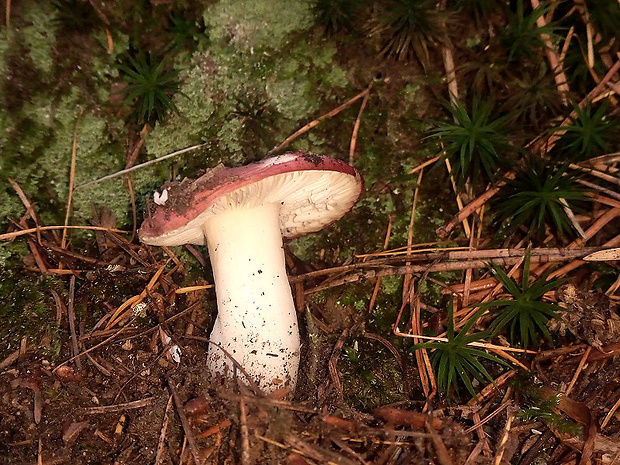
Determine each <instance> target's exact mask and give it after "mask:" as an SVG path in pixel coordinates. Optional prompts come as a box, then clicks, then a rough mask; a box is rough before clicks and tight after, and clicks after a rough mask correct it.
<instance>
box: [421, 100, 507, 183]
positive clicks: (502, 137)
mask: <svg viewBox="0 0 620 465" xmlns="http://www.w3.org/2000/svg"><path fill="white" fill-rule="evenodd" d="M445 107H446V108H447V109H448V110H449V112H450V114H451V115H452V117H453V118H454V120H455V121H456V124H454V123H449V122H443V123H439V124H437V127H436V128H435V129H433V130H432V131H431V135H430V136H429V137H430V138H432V139H437V141H438V143H439V144H440V146H441V148H442V149H443V151H444V152H445V157H446V158H448V159H449V160H450V162H451V163H452V172H451V174H452V176H454V178H455V179H456V181H457V184H458V185H459V186H461V187H462V186H463V185H464V184H465V182H466V181H473V182H475V183H476V184H478V185H480V184H481V181H493V180H494V179H495V175H496V172H497V169H498V168H499V167H500V166H503V167H505V166H507V165H508V164H509V158H508V153H507V152H510V151H512V152H514V151H515V149H514V148H513V147H512V146H511V145H510V144H509V139H508V133H509V128H508V125H507V123H508V117H506V116H502V117H495V116H494V112H493V102H491V101H489V100H482V99H481V97H479V96H476V97H475V98H474V100H473V104H472V107H471V111H468V110H467V108H466V107H465V105H464V104H463V103H462V102H460V101H457V102H456V103H455V104H454V105H445Z"/></svg>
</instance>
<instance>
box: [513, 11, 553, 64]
mask: <svg viewBox="0 0 620 465" xmlns="http://www.w3.org/2000/svg"><path fill="white" fill-rule="evenodd" d="M524 3H525V2H524V0H517V2H516V11H514V12H511V13H510V14H509V15H508V27H507V28H506V29H505V30H504V31H503V41H504V45H505V46H506V47H507V48H508V61H509V62H515V61H520V60H524V59H530V60H531V59H533V58H535V57H536V56H537V55H538V52H539V51H540V50H542V49H544V48H545V47H546V46H547V45H546V43H545V40H544V38H545V37H546V38H547V39H548V40H549V41H550V42H551V43H554V42H557V40H558V39H559V36H558V35H557V34H556V33H555V30H556V29H555V26H554V25H552V24H547V25H546V26H543V27H540V26H538V25H537V24H536V21H537V20H538V19H539V18H541V17H542V16H544V15H546V14H547V13H548V12H549V10H550V9H551V7H552V5H548V4H546V3H541V4H540V6H538V7H537V8H536V9H534V10H533V11H531V12H530V13H529V14H528V13H526V10H525V5H524Z"/></svg>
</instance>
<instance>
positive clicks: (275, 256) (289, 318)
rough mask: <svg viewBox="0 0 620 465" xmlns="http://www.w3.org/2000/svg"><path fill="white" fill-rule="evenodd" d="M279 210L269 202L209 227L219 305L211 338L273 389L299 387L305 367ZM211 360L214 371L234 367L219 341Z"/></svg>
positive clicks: (219, 217) (224, 215) (220, 217)
mask: <svg viewBox="0 0 620 465" xmlns="http://www.w3.org/2000/svg"><path fill="white" fill-rule="evenodd" d="M279 210H280V205H279V204H276V203H267V204H264V205H260V206H257V207H253V208H239V209H232V210H229V211H223V212H218V214H216V215H214V216H212V217H211V218H209V219H208V220H207V221H206V223H205V224H204V227H203V229H204V233H205V236H206V238H207V245H208V247H209V258H210V260H211V266H212V268H213V275H214V278H215V292H216V296H217V306H218V315H217V318H216V320H215V325H214V327H213V331H212V333H211V336H210V339H211V340H212V341H213V342H215V343H217V344H220V345H221V347H223V348H224V349H226V351H228V352H229V353H230V355H231V356H232V357H233V358H234V359H235V360H236V361H237V362H239V363H240V364H241V365H242V366H243V368H244V369H245V370H246V372H247V373H248V375H249V376H251V377H252V378H253V380H254V381H256V382H257V383H258V385H259V386H260V387H261V389H263V390H265V391H267V392H269V391H273V390H275V389H277V388H279V387H282V386H285V385H286V386H290V387H292V388H294V387H295V383H296V382H297V369H298V367H299V330H298V327H297V315H296V312H295V306H294V303H293V297H292V294H291V288H290V285H289V282H288V278H287V276H286V268H285V261H284V250H283V248H282V235H281V233H280V224H279ZM207 364H208V366H209V367H210V369H211V370H212V372H215V373H225V374H226V373H228V376H230V374H231V373H232V370H233V369H234V365H233V363H232V362H231V361H230V359H229V358H228V357H227V356H226V355H225V354H224V353H223V352H222V351H221V350H220V349H219V348H218V347H215V346H214V345H213V344H211V345H210V346H209V352H208V357H207ZM238 375H239V376H240V377H242V378H243V376H242V374H241V373H238Z"/></svg>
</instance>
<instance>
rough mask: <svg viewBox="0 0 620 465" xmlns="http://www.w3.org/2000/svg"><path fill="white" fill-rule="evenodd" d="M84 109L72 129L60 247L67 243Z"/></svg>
mask: <svg viewBox="0 0 620 465" xmlns="http://www.w3.org/2000/svg"><path fill="white" fill-rule="evenodd" d="M83 114H84V110H82V111H81V112H80V114H79V115H78V117H77V120H76V122H75V128H74V129H73V145H72V148H71V169H70V171H69V195H68V199H67V212H66V214H65V228H64V229H63V230H62V239H61V241H60V247H61V248H63V249H64V248H65V247H66V245H67V226H68V225H69V217H70V216H71V201H72V200H73V185H74V182H75V165H76V163H77V148H78V129H79V127H80V121H81V120H82V115H83Z"/></svg>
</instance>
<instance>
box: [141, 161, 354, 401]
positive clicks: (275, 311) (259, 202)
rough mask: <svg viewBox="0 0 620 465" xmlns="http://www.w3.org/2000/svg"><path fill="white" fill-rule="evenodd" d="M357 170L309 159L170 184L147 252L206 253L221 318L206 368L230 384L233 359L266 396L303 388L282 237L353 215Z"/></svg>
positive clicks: (221, 170)
mask: <svg viewBox="0 0 620 465" xmlns="http://www.w3.org/2000/svg"><path fill="white" fill-rule="evenodd" d="M362 184H363V182H362V178H361V176H360V174H359V173H358V172H357V171H356V170H355V168H353V167H351V166H349V165H348V164H346V163H344V162H342V161H340V160H336V159H333V158H329V157H325V156H319V155H315V154H311V153H307V152H296V153H287V154H284V155H280V156H277V157H273V158H267V159H265V160H262V161H259V162H256V163H252V164H250V165H246V166H242V167H237V168H225V167H224V166H222V165H220V166H218V167H216V168H214V169H212V170H210V171H209V172H207V173H206V174H205V175H203V176H201V177H200V178H198V179H196V180H194V181H190V180H187V179H184V180H183V181H181V182H168V183H166V184H165V185H164V186H163V189H162V193H163V192H166V196H167V198H166V201H165V202H163V203H162V202H161V198H162V196H163V194H158V193H156V195H155V196H154V197H155V199H158V200H160V201H159V202H158V203H157V204H155V203H152V202H151V203H149V205H148V207H147V211H146V212H145V220H144V222H143V224H142V226H141V228H140V231H139V237H140V240H141V241H142V242H144V243H146V244H150V245H159V246H175V245H182V244H195V245H205V244H206V245H207V247H208V250H209V258H210V260H211V266H212V268H213V276H214V280H215V292H216V298H217V307H218V315H217V318H216V320H215V323H214V326H213V330H212V332H211V335H210V337H209V340H210V341H211V344H210V345H209V349H208V355H207V364H208V366H209V368H210V369H211V371H212V373H222V374H224V375H228V376H230V374H231V373H232V371H233V363H232V362H231V360H230V358H229V357H228V356H227V355H226V354H225V353H224V352H223V351H222V350H220V348H218V347H217V346H219V347H221V348H222V349H225V350H226V351H227V352H228V353H229V354H230V356H232V358H234V359H235V360H236V361H237V362H239V363H240V364H241V366H243V368H244V370H245V371H246V373H247V374H248V376H250V377H251V378H252V380H253V381H255V382H257V383H258V385H259V387H260V388H261V389H263V390H264V391H267V392H269V391H273V390H275V389H278V388H280V387H283V386H289V387H291V388H294V387H295V384H296V382H297V369H298V366H299V357H300V350H299V347H300V342H299V330H298V327H297V315H296V311H295V306H294V303H293V297H292V294H291V288H290V285H289V282H288V278H287V276H286V267H285V259H284V249H283V242H282V240H283V237H284V238H295V237H299V236H302V235H304V234H307V233H310V232H314V231H319V230H320V229H323V228H325V227H327V226H328V225H330V224H332V223H333V222H335V221H336V220H338V219H339V218H340V217H342V216H343V215H344V214H345V213H346V212H347V211H349V210H350V209H351V208H352V207H353V205H354V204H355V202H356V201H357V199H358V198H359V196H360V194H361V192H362Z"/></svg>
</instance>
